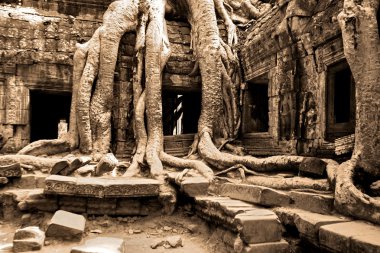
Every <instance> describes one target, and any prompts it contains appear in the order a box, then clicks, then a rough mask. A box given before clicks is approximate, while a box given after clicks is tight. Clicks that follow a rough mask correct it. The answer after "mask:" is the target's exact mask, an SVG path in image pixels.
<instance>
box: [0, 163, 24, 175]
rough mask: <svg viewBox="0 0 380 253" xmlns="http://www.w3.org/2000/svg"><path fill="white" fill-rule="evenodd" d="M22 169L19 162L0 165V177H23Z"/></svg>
mask: <svg viewBox="0 0 380 253" xmlns="http://www.w3.org/2000/svg"><path fill="white" fill-rule="evenodd" d="M21 175H22V170H21V165H20V164H19V163H14V164H9V165H0V177H21Z"/></svg>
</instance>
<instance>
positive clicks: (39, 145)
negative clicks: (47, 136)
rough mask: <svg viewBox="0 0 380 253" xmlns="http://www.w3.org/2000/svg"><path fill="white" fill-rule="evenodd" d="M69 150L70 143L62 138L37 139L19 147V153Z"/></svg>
mask: <svg viewBox="0 0 380 253" xmlns="http://www.w3.org/2000/svg"><path fill="white" fill-rule="evenodd" d="M67 151H70V144H69V142H68V141H66V140H63V139H54V140H38V141H35V142H32V143H30V144H29V145H27V146H25V147H24V148H23V149H21V150H20V151H19V152H18V153H17V154H19V155H34V156H38V155H55V154H59V153H64V152H67Z"/></svg>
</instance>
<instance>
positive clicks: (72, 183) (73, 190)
mask: <svg viewBox="0 0 380 253" xmlns="http://www.w3.org/2000/svg"><path fill="white" fill-rule="evenodd" d="M158 191H159V182H158V181H157V180H153V179H145V178H93V177H92V178H81V177H78V178H76V177H67V176H58V175H51V176H49V177H47V178H46V180H45V193H46V194H55V195H68V196H86V197H95V198H120V197H145V196H158Z"/></svg>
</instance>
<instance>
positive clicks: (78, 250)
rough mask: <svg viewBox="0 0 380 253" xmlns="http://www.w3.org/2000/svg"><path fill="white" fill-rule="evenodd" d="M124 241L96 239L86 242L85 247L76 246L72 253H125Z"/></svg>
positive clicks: (107, 238)
mask: <svg viewBox="0 0 380 253" xmlns="http://www.w3.org/2000/svg"><path fill="white" fill-rule="evenodd" d="M124 252H125V245H124V240H123V239H120V238H113V237H96V238H94V239H89V240H86V242H85V243H84V245H81V246H75V247H73V248H72V249H71V253H124Z"/></svg>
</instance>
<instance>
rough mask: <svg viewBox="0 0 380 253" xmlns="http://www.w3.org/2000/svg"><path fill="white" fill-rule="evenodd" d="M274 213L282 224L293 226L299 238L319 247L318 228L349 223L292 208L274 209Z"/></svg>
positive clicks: (330, 216) (339, 218)
mask: <svg viewBox="0 0 380 253" xmlns="http://www.w3.org/2000/svg"><path fill="white" fill-rule="evenodd" d="M274 212H275V213H276V214H277V216H278V218H279V219H280V221H281V223H282V224H284V225H290V226H295V227H296V228H297V230H298V232H299V233H300V237H301V238H305V239H306V240H308V241H309V242H311V243H312V244H314V245H316V246H318V245H319V230H320V227H322V226H325V225H329V224H336V223H342V222H349V221H350V219H348V218H346V217H342V216H334V215H323V214H318V213H312V212H308V211H305V210H300V209H293V208H276V209H274Z"/></svg>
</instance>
